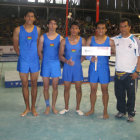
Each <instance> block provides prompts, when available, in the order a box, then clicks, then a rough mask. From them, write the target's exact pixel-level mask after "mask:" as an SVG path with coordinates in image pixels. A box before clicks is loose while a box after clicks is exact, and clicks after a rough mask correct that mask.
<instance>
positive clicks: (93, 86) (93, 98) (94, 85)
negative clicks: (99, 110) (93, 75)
mask: <svg viewBox="0 0 140 140" xmlns="http://www.w3.org/2000/svg"><path fill="white" fill-rule="evenodd" d="M90 88H91V93H90V104H91V109H90V110H89V111H88V112H87V113H85V115H86V116H89V115H91V114H93V113H94V107H95V102H96V98H97V96H96V93H97V88H98V83H90Z"/></svg>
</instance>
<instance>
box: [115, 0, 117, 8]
mask: <svg viewBox="0 0 140 140" xmlns="http://www.w3.org/2000/svg"><path fill="white" fill-rule="evenodd" d="M116 8H117V0H115V9H116Z"/></svg>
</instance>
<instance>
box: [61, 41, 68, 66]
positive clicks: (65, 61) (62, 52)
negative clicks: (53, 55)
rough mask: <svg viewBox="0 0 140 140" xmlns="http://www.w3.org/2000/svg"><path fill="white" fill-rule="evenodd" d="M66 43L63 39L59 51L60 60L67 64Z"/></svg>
mask: <svg viewBox="0 0 140 140" xmlns="http://www.w3.org/2000/svg"><path fill="white" fill-rule="evenodd" d="M65 43H66V42H65V39H62V41H61V43H60V49H59V58H60V60H61V61H62V62H64V63H67V59H66V58H65V57H64V50H65Z"/></svg>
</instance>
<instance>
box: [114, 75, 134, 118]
mask: <svg viewBox="0 0 140 140" xmlns="http://www.w3.org/2000/svg"><path fill="white" fill-rule="evenodd" d="M135 92H136V88H135V80H132V78H131V76H127V77H126V78H125V79H123V80H120V79H118V78H117V77H115V96H116V98H117V110H118V111H119V112H121V113H125V114H126V112H128V115H131V116H135V111H134V108H135ZM126 95H127V96H126Z"/></svg>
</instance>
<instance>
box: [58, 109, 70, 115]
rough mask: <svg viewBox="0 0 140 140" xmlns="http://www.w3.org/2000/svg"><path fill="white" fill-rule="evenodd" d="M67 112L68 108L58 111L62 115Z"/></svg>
mask: <svg viewBox="0 0 140 140" xmlns="http://www.w3.org/2000/svg"><path fill="white" fill-rule="evenodd" d="M67 112H69V109H68V110H67V109H63V110H61V111H60V112H59V114H61V115H63V114H65V113H67Z"/></svg>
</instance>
